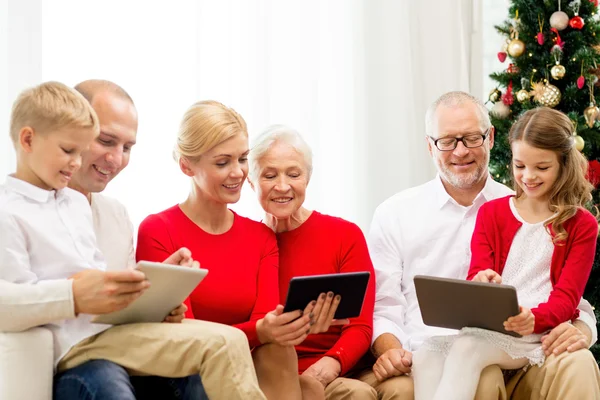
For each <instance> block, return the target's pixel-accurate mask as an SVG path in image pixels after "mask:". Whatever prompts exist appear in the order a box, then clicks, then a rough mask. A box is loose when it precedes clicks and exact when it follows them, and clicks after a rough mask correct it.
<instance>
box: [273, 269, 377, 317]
mask: <svg viewBox="0 0 600 400" xmlns="http://www.w3.org/2000/svg"><path fill="white" fill-rule="evenodd" d="M370 276H371V274H370V273H369V272H348V273H338V274H326V275H309V276H300V277H295V278H292V279H291V280H290V285H289V288H288V294H287V299H286V301H285V308H284V310H283V311H284V312H288V311H294V310H304V308H305V307H306V306H307V304H309V303H311V302H312V301H315V300H317V299H319V296H321V295H322V294H325V295H326V296H328V295H329V294H331V297H332V296H340V298H333V303H332V304H335V303H336V302H339V304H338V306H337V309H336V310H335V314H334V315H333V319H336V320H342V319H346V318H354V317H358V316H359V315H360V312H361V310H362V305H363V301H364V298H365V293H366V291H367V284H368V283H369V278H370ZM331 297H330V298H331ZM323 300H325V299H323ZM317 304H318V301H317ZM316 311H317V310H314V311H313V314H314V315H318V314H317V312H316Z"/></svg>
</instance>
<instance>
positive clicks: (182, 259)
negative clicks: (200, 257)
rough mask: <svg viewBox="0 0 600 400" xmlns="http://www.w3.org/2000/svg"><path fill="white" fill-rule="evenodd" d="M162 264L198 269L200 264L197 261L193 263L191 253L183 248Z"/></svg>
mask: <svg viewBox="0 0 600 400" xmlns="http://www.w3.org/2000/svg"><path fill="white" fill-rule="evenodd" d="M163 263H165V264H171V265H179V266H182V267H192V268H200V263H199V262H198V261H194V259H193V258H192V252H191V251H189V250H188V249H187V248H185V247H182V248H180V249H179V250H177V251H176V252H175V253H173V254H171V255H170V256H169V258H167V259H166V260H165V261H163Z"/></svg>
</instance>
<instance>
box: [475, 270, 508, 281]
mask: <svg viewBox="0 0 600 400" xmlns="http://www.w3.org/2000/svg"><path fill="white" fill-rule="evenodd" d="M473 282H485V283H502V276H500V275H499V274H498V273H497V272H496V271H493V270H491V269H486V270H485V271H479V272H478V273H477V275H475V277H474V278H473Z"/></svg>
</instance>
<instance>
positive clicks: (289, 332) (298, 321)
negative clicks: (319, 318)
mask: <svg viewBox="0 0 600 400" xmlns="http://www.w3.org/2000/svg"><path fill="white" fill-rule="evenodd" d="M313 308H314V306H313V305H312V304H309V305H308V306H307V307H306V309H304V310H303V311H302V310H298V311H290V312H287V313H284V312H283V306H282V305H281V304H280V305H278V306H277V307H275V310H273V311H271V312H269V313H267V315H265V317H264V318H262V319H260V320H258V321H257V322H256V334H257V335H258V340H260V342H261V343H263V344H264V343H277V344H278V345H280V346H296V345H298V344H300V343H302V342H303V341H304V339H306V336H308V334H309V333H310V326H311V325H312V317H313V313H312V310H313Z"/></svg>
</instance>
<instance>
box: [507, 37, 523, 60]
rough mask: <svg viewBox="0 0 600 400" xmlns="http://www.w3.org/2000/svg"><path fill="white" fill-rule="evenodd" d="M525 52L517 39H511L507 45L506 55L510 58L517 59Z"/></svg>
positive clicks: (521, 43)
mask: <svg viewBox="0 0 600 400" xmlns="http://www.w3.org/2000/svg"><path fill="white" fill-rule="evenodd" d="M524 52H525V43H523V42H522V41H521V40H519V39H513V40H511V41H510V43H509V44H508V54H510V56H511V57H519V56H520V55H521V54H523V53H524Z"/></svg>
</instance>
